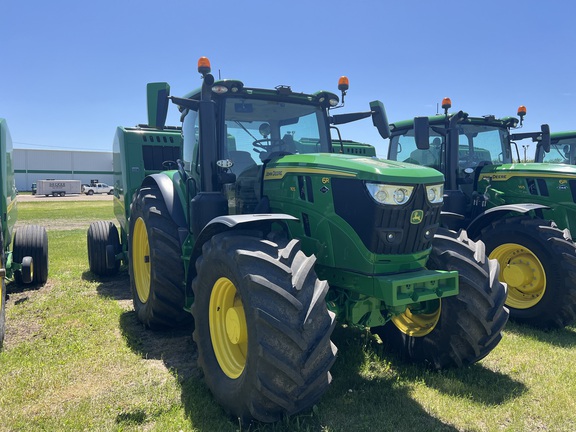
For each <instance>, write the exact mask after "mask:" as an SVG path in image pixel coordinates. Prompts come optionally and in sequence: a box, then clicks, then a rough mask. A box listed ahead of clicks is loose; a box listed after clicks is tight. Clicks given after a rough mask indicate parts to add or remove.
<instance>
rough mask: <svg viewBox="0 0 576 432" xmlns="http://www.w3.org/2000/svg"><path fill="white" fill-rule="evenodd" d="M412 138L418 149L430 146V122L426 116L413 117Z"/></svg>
mask: <svg viewBox="0 0 576 432" xmlns="http://www.w3.org/2000/svg"><path fill="white" fill-rule="evenodd" d="M414 140H415V141H416V147H417V148H418V149H419V150H428V149H429V148H430V123H429V122H428V117H414Z"/></svg>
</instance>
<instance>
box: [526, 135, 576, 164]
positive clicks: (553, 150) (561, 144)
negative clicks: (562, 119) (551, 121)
mask: <svg viewBox="0 0 576 432" xmlns="http://www.w3.org/2000/svg"><path fill="white" fill-rule="evenodd" d="M538 144H539V143H538ZM534 162H548V163H557V164H568V165H576V131H563V132H553V133H551V134H550V148H549V149H548V150H547V149H546V148H545V147H544V146H542V145H536V152H535V157H534Z"/></svg>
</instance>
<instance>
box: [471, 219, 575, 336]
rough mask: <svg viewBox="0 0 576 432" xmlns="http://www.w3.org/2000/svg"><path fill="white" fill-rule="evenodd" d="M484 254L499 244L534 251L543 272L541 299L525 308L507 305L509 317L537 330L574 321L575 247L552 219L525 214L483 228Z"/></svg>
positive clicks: (561, 326) (561, 325)
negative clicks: (510, 244) (520, 246)
mask: <svg viewBox="0 0 576 432" xmlns="http://www.w3.org/2000/svg"><path fill="white" fill-rule="evenodd" d="M480 239H481V240H482V241H483V242H484V243H485V244H486V254H487V255H490V253H491V252H492V251H493V250H494V248H496V247H497V246H499V245H501V244H503V243H517V244H520V245H523V246H526V247H527V248H528V249H530V251H531V252H532V253H534V254H535V255H536V256H537V257H538V259H539V260H540V263H541V264H542V266H543V267H544V271H545V272H546V279H547V282H546V291H545V292H544V296H543V297H542V300H540V302H538V304H536V305H535V306H533V307H531V308H529V309H515V308H510V307H509V309H510V318H511V319H513V320H514V321H517V322H521V323H525V324H529V325H532V326H535V327H538V328H541V329H553V328H564V327H566V326H567V325H570V324H572V323H574V322H575V321H576V283H575V281H576V248H575V245H574V243H573V241H572V239H571V238H570V235H569V234H568V233H565V232H564V231H561V230H560V229H558V228H557V226H556V224H555V223H554V222H552V221H547V220H543V219H532V218H530V217H527V216H517V217H511V218H505V219H501V220H498V221H495V222H493V223H492V224H491V225H490V226H488V227H486V228H484V229H483V230H482V232H481V237H480Z"/></svg>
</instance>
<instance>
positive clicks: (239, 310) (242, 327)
mask: <svg viewBox="0 0 576 432" xmlns="http://www.w3.org/2000/svg"><path fill="white" fill-rule="evenodd" d="M243 321H244V308H243V307H231V308H230V309H228V310H227V311H226V334H227V335H228V340H229V341H230V343H231V344H234V345H238V344H239V343H242V342H246V340H247V339H248V338H247V336H248V335H247V334H246V323H245V322H244V323H243Z"/></svg>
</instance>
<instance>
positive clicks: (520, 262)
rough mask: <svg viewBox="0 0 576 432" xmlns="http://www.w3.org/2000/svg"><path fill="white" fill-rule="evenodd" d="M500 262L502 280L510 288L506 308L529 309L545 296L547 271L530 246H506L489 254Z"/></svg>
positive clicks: (508, 244)
mask: <svg viewBox="0 0 576 432" xmlns="http://www.w3.org/2000/svg"><path fill="white" fill-rule="evenodd" d="M490 258H491V259H496V260H498V262H499V263H500V280H501V281H502V282H506V284H507V285H508V297H507V298H506V305H507V306H510V307H512V308H515V309H528V308H531V307H533V306H535V305H536V304H537V303H538V302H539V301H540V300H542V298H543V297H544V292H545V291H546V271H545V270H544V266H543V265H542V263H541V262H540V260H539V259H538V257H537V256H536V255H535V254H534V253H533V252H532V251H531V250H530V249H528V248H527V247H524V246H522V245H519V244H516V243H505V244H503V245H500V246H498V247H497V248H496V249H494V250H493V251H492V253H491V254H490Z"/></svg>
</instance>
